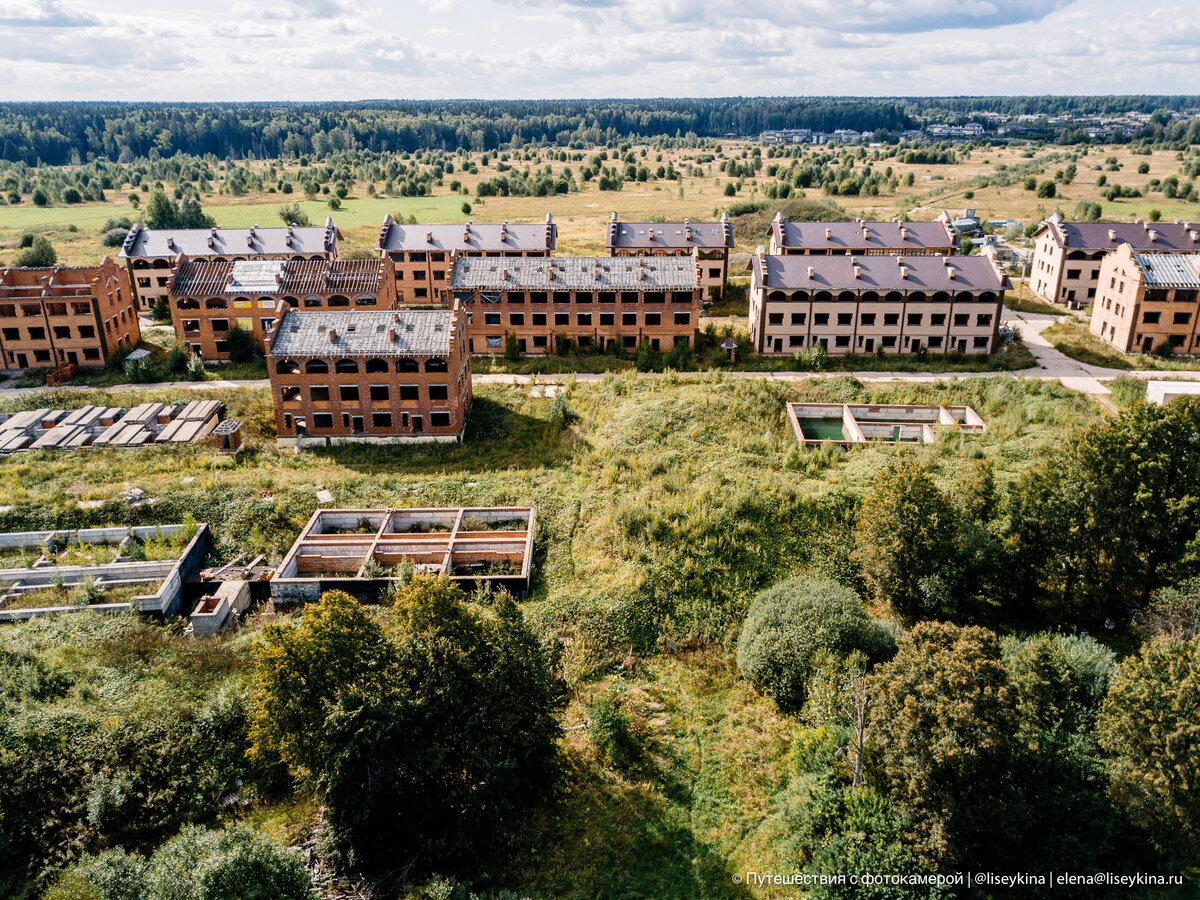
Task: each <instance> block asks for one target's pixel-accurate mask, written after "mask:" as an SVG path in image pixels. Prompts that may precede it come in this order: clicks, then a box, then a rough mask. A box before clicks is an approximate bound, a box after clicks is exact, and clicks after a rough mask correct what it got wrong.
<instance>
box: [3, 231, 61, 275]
mask: <svg viewBox="0 0 1200 900" xmlns="http://www.w3.org/2000/svg"><path fill="white" fill-rule="evenodd" d="M56 262H58V252H57V251H56V250H55V249H54V246H53V245H52V244H51V243H50V241H48V240H47V239H46V238H44V237H42V236H41V235H40V234H39V235H36V236H35V237H33V238H32V239H31V240H30V243H29V245H28V246H27V247H26V248H25V249H24V250H22V251H21V252H20V253H18V254H17V255H16V256H15V257H14V258H13V265H14V266H16V267H17V268H37V267H44V266H52V265H54V264H55V263H56Z"/></svg>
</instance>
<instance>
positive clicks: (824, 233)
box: [771, 218, 958, 253]
mask: <svg viewBox="0 0 1200 900" xmlns="http://www.w3.org/2000/svg"><path fill="white" fill-rule="evenodd" d="M771 237H772V238H773V240H774V241H775V246H776V248H777V249H797V250H798V249H801V248H803V249H806V250H823V251H828V250H848V251H860V252H863V253H865V252H866V251H868V250H910V251H914V252H915V251H917V250H930V249H932V250H938V249H941V248H944V247H954V246H955V244H957V243H958V241H957V236H956V234H955V232H954V229H953V228H952V227H951V226H950V224H949V222H948V221H945V220H941V221H934V222H784V221H782V220H780V219H778V218H777V219H775V221H773V222H772V223H771Z"/></svg>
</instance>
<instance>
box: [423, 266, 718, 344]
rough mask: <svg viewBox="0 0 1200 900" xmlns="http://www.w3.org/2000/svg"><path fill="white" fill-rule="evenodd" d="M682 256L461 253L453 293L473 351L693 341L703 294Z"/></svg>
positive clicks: (692, 268) (452, 278)
mask: <svg viewBox="0 0 1200 900" xmlns="http://www.w3.org/2000/svg"><path fill="white" fill-rule="evenodd" d="M697 264H698V263H697V260H696V258H695V257H694V256H693V257H684V256H664V257H657V256H639V257H624V256H617V257H607V256H583V257H557V258H553V259H551V258H540V259H539V258H525V259H495V258H479V257H464V258H461V259H455V261H454V266H453V272H452V274H451V277H450V287H449V288H448V290H447V293H448V294H449V295H450V296H452V297H453V299H454V300H456V301H458V302H460V303H461V304H462V305H463V308H464V309H465V310H466V312H467V323H468V324H467V333H468V335H469V347H470V351H471V352H472V353H478V354H491V355H496V354H500V353H503V352H504V351H505V345H506V341H507V339H508V337H509V336H510V335H511V336H513V338H514V339H515V340H516V341H517V346H518V347H519V348H520V352H521V353H522V354H527V355H533V356H544V355H546V354H551V353H565V352H569V351H570V350H571V349H573V348H576V347H592V348H594V349H595V350H597V351H602V350H605V349H606V348H608V347H609V346H610V345H611V342H613V341H617V342H619V343H620V345H621V346H622V347H623V348H625V349H626V350H633V349H635V348H636V347H637V346H638V344H640V343H641V341H642V340H643V339H645V340H647V341H649V342H650V343H651V345H652V346H654V347H655V348H656V349H658V350H661V351H663V352H666V351H669V350H671V349H672V348H673V347H674V346H676V345H677V344H679V343H686V344H688V345H689V346H694V345H695V340H696V330H697V328H698V326H699V322H700V309H701V304H702V302H703V295H702V291H701V288H700V282H699V279H698V278H697V273H696V268H697Z"/></svg>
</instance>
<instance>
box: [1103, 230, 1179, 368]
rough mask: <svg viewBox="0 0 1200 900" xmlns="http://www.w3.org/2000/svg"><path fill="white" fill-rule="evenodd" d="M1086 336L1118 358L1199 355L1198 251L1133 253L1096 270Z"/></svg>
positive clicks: (1122, 251)
mask: <svg viewBox="0 0 1200 900" xmlns="http://www.w3.org/2000/svg"><path fill="white" fill-rule="evenodd" d="M1098 282H1099V293H1098V294H1097V295H1096V302H1095V304H1094V305H1093V306H1092V322H1091V332H1092V334H1094V335H1096V336H1097V337H1098V338H1100V339H1101V340H1103V341H1106V342H1107V343H1109V344H1111V345H1112V346H1114V347H1116V348H1117V349H1118V350H1120V351H1121V352H1122V353H1136V352H1141V353H1151V352H1156V351H1158V352H1161V351H1169V352H1170V353H1181V354H1198V353H1200V252H1197V253H1137V252H1135V251H1134V249H1133V247H1132V246H1130V245H1129V244H1122V245H1121V246H1120V247H1118V248H1117V249H1116V250H1115V251H1114V252H1112V253H1110V254H1108V255H1107V256H1106V257H1105V259H1104V262H1103V263H1101V265H1100V277H1099V279H1098Z"/></svg>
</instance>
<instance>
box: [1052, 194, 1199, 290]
mask: <svg viewBox="0 0 1200 900" xmlns="http://www.w3.org/2000/svg"><path fill="white" fill-rule="evenodd" d="M1033 241H1034V244H1033V264H1032V267H1031V269H1030V272H1029V287H1030V289H1031V290H1032V291H1033V293H1034V294H1035V295H1036V296H1037V297H1039V298H1040V299H1042V300H1045V301H1046V302H1048V303H1058V304H1061V305H1063V306H1067V307H1069V308H1071V309H1082V308H1083V307H1084V306H1086V305H1087V304H1088V303H1091V302H1092V301H1093V300H1095V298H1096V296H1097V294H1098V293H1099V287H1100V265H1101V263H1103V262H1104V260H1105V258H1106V257H1107V256H1108V255H1109V254H1110V253H1112V252H1113V251H1114V250H1116V249H1117V248H1118V247H1121V246H1123V245H1125V244H1128V245H1129V246H1130V247H1132V248H1133V249H1134V250H1135V251H1137V252H1141V253H1157V252H1163V251H1166V252H1172V251H1189V252H1200V225H1194V224H1191V223H1184V224H1179V223H1167V222H1068V221H1066V220H1065V219H1064V218H1063V217H1062V214H1061V213H1055V214H1054V215H1052V216H1050V218H1048V219H1046V220H1045V221H1043V222H1042V223H1041V224H1040V225H1039V226H1038V229H1037V231H1036V232H1034V236H1033Z"/></svg>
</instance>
